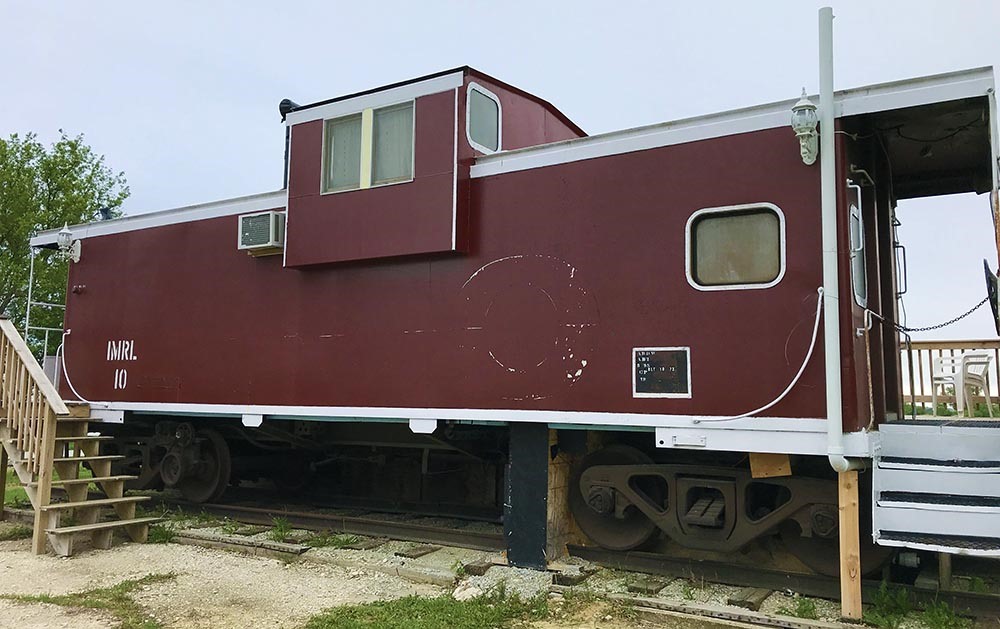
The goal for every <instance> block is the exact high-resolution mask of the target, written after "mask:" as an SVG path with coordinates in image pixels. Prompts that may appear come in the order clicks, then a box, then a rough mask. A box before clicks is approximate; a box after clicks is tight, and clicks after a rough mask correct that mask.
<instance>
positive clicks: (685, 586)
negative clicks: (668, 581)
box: [681, 581, 694, 601]
mask: <svg viewBox="0 0 1000 629" xmlns="http://www.w3.org/2000/svg"><path fill="white" fill-rule="evenodd" d="M681 596H683V597H684V600H685V601H693V600H694V586H692V585H691V582H690V581H685V582H684V583H682V584H681Z"/></svg>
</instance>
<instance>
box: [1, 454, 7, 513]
mask: <svg viewBox="0 0 1000 629" xmlns="http://www.w3.org/2000/svg"><path fill="white" fill-rule="evenodd" d="M6 499H7V450H6V449H4V447H3V445H0V520H3V519H4V514H3V503H4V500H6Z"/></svg>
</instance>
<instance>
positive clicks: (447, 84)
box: [285, 72, 465, 125]
mask: <svg viewBox="0 0 1000 629" xmlns="http://www.w3.org/2000/svg"><path fill="white" fill-rule="evenodd" d="M464 82H465V73H464V72H452V73H451V74H446V75H444V76H439V77H436V78H433V79H427V80H426V81H419V82H417V83H408V84H406V85H400V86H399V87H394V88H391V89H387V90H382V91H379V92H373V93H371V94H365V95H363V96H357V97H355V98H347V99H344V100H338V101H336V102H333V103H328V104H326V105H318V106H316V107H310V108H308V109H303V110H301V111H293V112H291V113H289V114H288V115H287V116H286V117H285V124H287V125H296V124H301V123H303V122H311V121H313V120H323V119H326V118H337V117H339V116H346V115H348V114H356V113H358V112H360V111H363V110H365V109H374V108H378V107H384V106H386V105H393V104H395V103H399V102H402V101H405V100H413V99H415V98H418V97H420V96H429V95H431V94H438V93H440V92H447V91H449V90H453V89H456V88H458V87H461V86H462V84H463V83H464Z"/></svg>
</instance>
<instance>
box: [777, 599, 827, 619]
mask: <svg viewBox="0 0 1000 629" xmlns="http://www.w3.org/2000/svg"><path fill="white" fill-rule="evenodd" d="M778 613H779V614H782V615H784V616H795V617H796V618H805V619H807V620H818V619H819V614H818V613H817V612H816V601H814V600H812V599H811V598H805V597H802V596H799V597H797V598H796V599H795V607H794V608H788V607H779V608H778Z"/></svg>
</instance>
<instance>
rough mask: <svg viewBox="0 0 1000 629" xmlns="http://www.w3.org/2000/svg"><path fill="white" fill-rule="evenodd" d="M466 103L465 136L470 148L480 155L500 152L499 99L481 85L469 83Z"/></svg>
mask: <svg viewBox="0 0 1000 629" xmlns="http://www.w3.org/2000/svg"><path fill="white" fill-rule="evenodd" d="M466 100H467V103H466V116H465V134H466V136H467V137H468V140H469V144H470V145H472V148H474V149H476V150H477V151H480V152H482V153H495V152H497V151H499V150H500V135H501V125H500V122H501V119H500V99H499V98H497V96H496V94H494V93H493V92H490V91H489V90H487V89H486V88H484V87H482V86H481V85H477V84H476V83H470V84H469V89H468V97H467V99H466Z"/></svg>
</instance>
